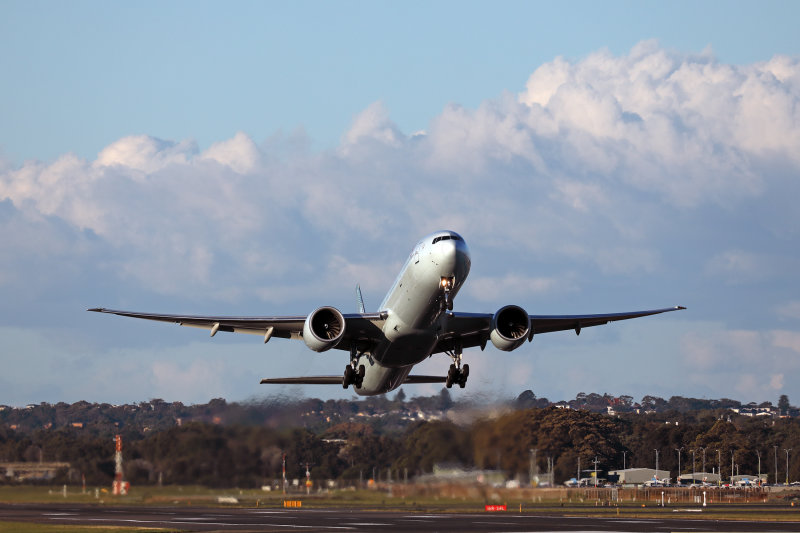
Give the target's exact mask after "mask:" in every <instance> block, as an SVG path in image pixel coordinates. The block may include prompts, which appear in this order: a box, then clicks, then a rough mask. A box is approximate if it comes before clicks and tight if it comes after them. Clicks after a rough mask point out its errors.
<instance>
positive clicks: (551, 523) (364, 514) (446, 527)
mask: <svg viewBox="0 0 800 533" xmlns="http://www.w3.org/2000/svg"><path fill="white" fill-rule="evenodd" d="M0 521H16V522H37V523H42V524H70V525H87V526H123V527H141V528H164V529H171V530H180V531H253V532H256V531H258V532H285V531H314V532H317V531H319V532H325V533H332V532H346V531H355V532H366V531H378V530H380V531H382V532H392V533H406V532H407V533H412V532H419V531H442V532H462V531H463V532H526V531H530V532H541V531H606V532H612V531H618V532H624V531H663V532H672V531H690V532H698V531H719V532H721V531H726V532H727V531H731V532H733V531H737V532H746V531H776V532H777V531H800V521H798V522H755V521H729V520H725V521H719V520H702V519H698V520H689V519H671V518H663V519H662V518H653V519H634V518H624V517H623V518H587V517H565V516H552V515H537V514H534V513H532V514H519V513H513V512H504V513H455V514H454V513H413V512H403V511H371V510H370V511H365V510H348V509H252V508H250V509H240V508H236V509H225V508H208V507H205V508H200V507H125V506H119V507H118V506H92V505H76V504H16V505H15V504H0Z"/></svg>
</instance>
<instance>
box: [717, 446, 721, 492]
mask: <svg viewBox="0 0 800 533" xmlns="http://www.w3.org/2000/svg"><path fill="white" fill-rule="evenodd" d="M717 474H718V475H719V478H718V479H717V487H721V486H722V452H721V451H720V450H719V448H717Z"/></svg>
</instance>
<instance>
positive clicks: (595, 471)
mask: <svg viewBox="0 0 800 533" xmlns="http://www.w3.org/2000/svg"><path fill="white" fill-rule="evenodd" d="M592 462H593V463H594V488H597V463H599V462H600V461H598V460H597V456H596V455H595V456H594V461H592Z"/></svg>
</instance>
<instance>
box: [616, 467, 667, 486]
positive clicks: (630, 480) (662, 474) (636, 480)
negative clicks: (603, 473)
mask: <svg viewBox="0 0 800 533" xmlns="http://www.w3.org/2000/svg"><path fill="white" fill-rule="evenodd" d="M615 478H616V481H615V483H619V484H621V485H644V484H645V483H647V482H649V481H653V480H654V479H657V480H658V481H662V482H667V483H668V482H669V480H670V478H669V470H656V469H655V468H626V469H625V470H612V471H610V472H609V473H608V479H609V481H614V479H615Z"/></svg>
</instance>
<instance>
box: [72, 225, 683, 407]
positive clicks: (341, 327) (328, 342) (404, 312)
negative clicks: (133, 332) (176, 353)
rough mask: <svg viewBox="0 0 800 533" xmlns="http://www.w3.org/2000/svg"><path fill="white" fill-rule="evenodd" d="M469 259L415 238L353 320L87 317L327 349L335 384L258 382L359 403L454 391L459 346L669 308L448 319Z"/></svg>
mask: <svg viewBox="0 0 800 533" xmlns="http://www.w3.org/2000/svg"><path fill="white" fill-rule="evenodd" d="M471 265H472V261H471V258H470V252H469V248H468V247H467V243H466V242H465V241H464V239H463V238H462V237H461V235H459V234H458V233H456V232H454V231H438V232H436V233H433V234H431V235H428V236H427V237H424V238H423V239H422V240H420V241H419V242H418V243H417V244H416V246H414V248H413V249H412V250H411V253H410V254H409V256H408V259H407V260H406V262H405V265H404V266H403V268H402V269H401V271H400V274H399V275H398V276H397V279H396V280H395V282H394V285H393V286H392V288H391V289H390V290H389V292H388V293H387V294H386V297H385V298H384V300H383V302H382V303H381V305H380V307H379V308H378V309H379V310H378V311H377V312H374V313H367V312H366V311H365V307H364V299H363V298H362V296H361V289H360V287H359V286H356V298H357V306H358V310H359V312H358V313H352V314H344V313H342V312H340V311H339V310H338V309H336V308H335V307H331V306H323V307H320V308H318V309H316V310H315V311H313V312H311V313H310V314H309V315H307V316H270V317H235V316H234V317H228V316H192V315H162V314H153V313H137V312H131V311H119V310H114V309H105V308H102V307H98V308H92V309H88V311H94V312H98V313H109V314H114V315H120V316H125V317H133V318H141V319H146V320H156V321H160V322H172V323H177V324H179V325H181V326H189V327H195V328H203V329H208V330H211V336H212V337H213V336H214V335H216V334H217V333H218V332H220V331H224V332H233V333H250V334H256V335H262V336H263V337H264V342H265V343H267V342H269V340H270V339H272V338H273V337H279V338H284V339H297V340H302V341H303V342H305V344H306V346H308V348H310V349H311V350H314V351H315V352H325V351H327V350H331V349H333V348H336V349H338V350H344V351H346V352H349V358H350V359H349V364H347V365H346V366H345V369H344V373H343V375H341V376H310V377H290V378H266V379H262V380H261V383H262V384H303V385H319V384H339V385H342V387H344V388H345V389H347V388H348V387H349V386H351V385H352V386H353V390H354V391H355V392H356V394H358V395H360V396H374V395H378V394H385V393H387V392H390V391H392V390H394V389H397V388H398V387H400V386H401V385H404V384H407V383H408V384H411V383H444V384H445V386H446V387H447V388H451V387H453V385H458V386H459V387H461V388H464V387H465V386H466V383H467V378H468V377H469V365H468V364H462V358H463V350H464V349H465V348H472V347H478V346H479V347H480V348H481V350H483V349H485V348H486V345H487V343H489V342H491V343H492V344H493V345H494V346H495V347H496V348H498V349H499V350H502V351H506V352H510V351H511V350H515V349H517V348H519V347H520V346H522V345H523V344H524V343H525V341H526V340H527V341H528V342H530V341H532V340H533V337H534V336H535V335H538V334H542V333H549V332H553V331H565V330H574V331H575V333H576V334H578V335H580V333H581V330H582V329H583V328H587V327H591V326H599V325H602V324H607V323H609V322H614V321H617V320H627V319H631V318H638V317H643V316H648V315H655V314H659V313H665V312H669V311H677V310H680V309H685V307H681V306H675V307H668V308H664V309H654V310H649V311H633V312H628V313H611V314H599V315H529V314H528V313H527V311H525V310H524V309H523V308H522V307H519V306H517V305H506V306H504V307H501V308H500V309H499V310H498V311H497V312H495V313H464V312H460V311H453V303H454V300H455V298H456V295H457V294H458V292H459V290H461V287H463V285H464V282H465V281H466V279H467V275H468V274H469V271H470V267H471ZM439 353H443V354H446V355H447V356H449V357H450V359H451V360H452V364H451V365H450V368H449V371H448V373H447V376H425V375H412V374H411V370H412V368H413V367H414V365H416V364H417V363H420V362H422V361H424V360H425V359H427V358H428V357H431V356H432V355H434V354H439Z"/></svg>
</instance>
